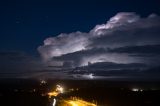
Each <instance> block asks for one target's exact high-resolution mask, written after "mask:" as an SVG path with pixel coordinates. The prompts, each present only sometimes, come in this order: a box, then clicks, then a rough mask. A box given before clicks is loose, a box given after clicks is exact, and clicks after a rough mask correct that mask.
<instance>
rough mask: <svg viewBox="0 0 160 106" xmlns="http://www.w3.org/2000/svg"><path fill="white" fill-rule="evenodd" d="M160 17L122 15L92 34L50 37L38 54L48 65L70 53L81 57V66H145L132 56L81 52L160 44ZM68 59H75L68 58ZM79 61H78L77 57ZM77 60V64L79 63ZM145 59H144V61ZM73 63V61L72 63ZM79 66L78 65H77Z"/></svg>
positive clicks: (93, 30) (94, 30)
mask: <svg viewBox="0 0 160 106" xmlns="http://www.w3.org/2000/svg"><path fill="white" fill-rule="evenodd" d="M159 30H160V17H159V16H158V15H156V14H151V15H149V16H148V17H147V18H141V17H140V16H139V15H137V14H135V13H133V12H120V13H118V14H116V15H115V16H114V17H112V18H110V19H109V20H108V21H107V22H106V24H102V25H96V26H95V27H94V28H93V29H92V30H90V31H89V33H83V32H79V31H78V32H73V33H69V34H65V33H62V34H60V35H57V36H54V37H49V38H47V39H45V40H44V44H43V45H41V46H39V47H38V51H39V53H40V55H41V57H42V58H43V60H44V61H45V62H48V61H53V64H57V63H59V62H60V64H62V63H63V62H64V61H66V59H64V61H63V60H62V59H61V60H60V61H58V62H56V61H57V60H54V59H53V58H54V57H57V56H58V57H61V56H63V55H66V54H70V53H74V52H76V53H77V58H78V59H79V60H78V61H79V66H82V65H87V63H88V62H93V63H94V62H105V61H108V62H115V63H132V62H143V60H142V58H141V59H140V58H136V57H130V56H129V55H128V54H122V53H119V54H118V53H117V54H112V53H110V54H109V53H108V54H100V53H97V54H95V53H94V55H92V53H91V54H90V55H86V56H85V54H83V56H82V54H81V53H80V52H79V51H84V50H85V51H87V50H88V49H95V48H114V47H123V46H136V45H150V44H160V36H159V34H160V31H159ZM68 58H73V57H72V56H68V57H67V59H68ZM74 58H75V57H74ZM77 58H75V60H76V59H77ZM143 59H144V58H143ZM71 60H73V59H71ZM74 62H76V61H74Z"/></svg>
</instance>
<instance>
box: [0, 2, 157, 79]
mask: <svg viewBox="0 0 160 106" xmlns="http://www.w3.org/2000/svg"><path fill="white" fill-rule="evenodd" d="M159 4H160V2H159V1H158V0H132V1H131V0H92V1H91V0H3V1H2V0H1V1H0V29H1V30H0V73H1V74H0V77H2V78H6V77H7V78H8V77H22V78H30V77H40V76H44V77H54V78H56V77H60V78H68V77H73V78H77V75H78V76H79V74H80V73H78V72H68V73H64V72H63V71H62V70H61V71H60V72H55V71H54V70H55V68H54V66H60V67H65V68H66V67H71V68H75V67H79V68H80V70H84V69H81V66H84V67H83V68H86V69H87V70H91V71H90V72H87V73H86V72H84V71H82V72H81V74H80V75H82V78H83V77H86V76H87V75H89V76H90V75H92V74H94V75H95V76H96V75H97V76H103V77H104V76H106V75H111V76H118V74H117V73H119V72H117V71H116V70H120V71H122V72H123V73H124V70H125V74H124V75H123V76H125V77H126V76H127V77H128V76H129V77H130V76H131V77H134V78H136V75H137V73H139V72H138V71H137V70H143V71H142V73H140V75H141V76H143V77H144V76H148V75H149V74H148V73H152V74H153V75H152V76H151V77H153V76H154V75H157V76H158V75H160V72H159V71H157V70H159V69H160V68H159V67H160V65H159V63H158V62H160V55H159V54H160V6H159ZM112 17H113V18H112ZM88 63H91V64H89V65H88ZM92 67H94V69H96V71H95V70H94V69H93V68H92ZM153 68H154V70H156V71H155V72H154V70H153ZM86 69H85V70H86ZM44 70H46V71H44ZM48 70H49V72H48ZM50 70H53V72H52V73H50ZM98 70H101V71H98ZM106 70H108V72H106ZM126 70H128V71H126ZM133 70H136V71H133ZM11 73H12V74H11ZM26 73H27V74H26ZM74 73H75V74H74ZM111 73H112V74H111ZM113 73H114V74H113ZM157 73H158V74H157ZM48 74H49V76H48ZM52 75H53V76H52ZM85 75H86V76H85Z"/></svg>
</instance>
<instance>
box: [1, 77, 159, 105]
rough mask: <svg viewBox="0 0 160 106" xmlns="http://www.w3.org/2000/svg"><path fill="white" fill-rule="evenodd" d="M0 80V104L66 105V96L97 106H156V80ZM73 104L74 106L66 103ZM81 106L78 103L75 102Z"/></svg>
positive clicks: (157, 97)
mask: <svg viewBox="0 0 160 106" xmlns="http://www.w3.org/2000/svg"><path fill="white" fill-rule="evenodd" d="M46 82H47V83H41V81H40V80H22V79H8V80H6V79H5V80H4V79H3V80H0V106H52V105H53V98H56V100H57V104H56V106H67V105H64V104H62V103H61V102H62V101H65V100H66V101H67V100H69V99H70V98H72V99H73V98H79V99H81V100H85V101H89V102H92V103H95V104H96V105H97V106H160V101H159V98H160V82H148V81H147V82H146V81H143V82H134V81H130V82H126V81H102V80H99V81H95V80H89V81H86V80H79V81H77V80H63V81H62V80H61V81H58V80H47V81H46ZM57 84H61V85H62V86H63V87H64V90H65V92H64V93H62V94H60V95H58V96H56V97H50V98H49V96H48V95H47V93H48V92H50V91H52V90H53V88H54V87H55V86H56V85H57ZM70 106H74V105H70ZM78 106H81V105H78Z"/></svg>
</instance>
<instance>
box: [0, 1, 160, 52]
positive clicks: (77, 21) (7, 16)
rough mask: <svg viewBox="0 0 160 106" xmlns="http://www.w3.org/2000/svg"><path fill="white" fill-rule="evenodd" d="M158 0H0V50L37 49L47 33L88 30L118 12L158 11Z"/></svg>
mask: <svg viewBox="0 0 160 106" xmlns="http://www.w3.org/2000/svg"><path fill="white" fill-rule="evenodd" d="M159 4H160V3H159V0H132V1H131V0H31V1H30V0H19V1H18V0H1V1H0V29H1V30H0V51H24V52H27V53H31V54H35V53H37V47H38V46H39V45H41V44H42V43H43V40H44V39H45V38H47V37H49V36H57V35H58V34H60V33H70V32H75V31H77V30H78V31H82V32H88V31H89V30H90V29H92V28H93V27H94V26H95V25H97V24H102V23H106V21H107V20H108V19H109V18H110V17H112V16H114V15H115V14H116V13H118V12H136V13H137V14H140V15H141V16H142V17H143V16H148V15H149V14H151V13H156V14H160V6H159Z"/></svg>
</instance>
